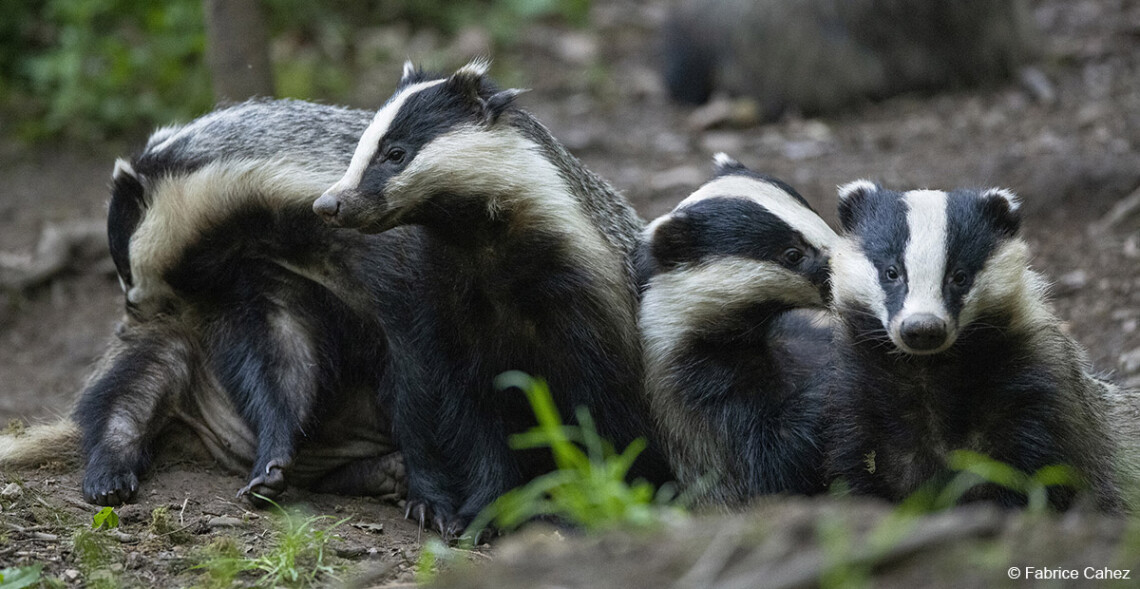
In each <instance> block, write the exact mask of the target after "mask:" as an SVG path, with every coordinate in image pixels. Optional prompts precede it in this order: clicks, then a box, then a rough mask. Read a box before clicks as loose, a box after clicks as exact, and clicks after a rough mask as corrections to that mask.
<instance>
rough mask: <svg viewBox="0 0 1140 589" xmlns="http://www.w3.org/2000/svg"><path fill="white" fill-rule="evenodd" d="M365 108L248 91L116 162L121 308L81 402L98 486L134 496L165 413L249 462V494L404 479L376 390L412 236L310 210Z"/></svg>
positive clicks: (364, 486) (90, 478)
mask: <svg viewBox="0 0 1140 589" xmlns="http://www.w3.org/2000/svg"><path fill="white" fill-rule="evenodd" d="M368 120H369V114H368V113H366V112H362V111H353V110H348V109H341V108H334V107H327V106H321V105H315V104H308V103H303V102H297V101H251V102H247V103H244V104H239V105H236V106H232V107H229V108H225V109H221V110H218V111H215V112H213V113H210V114H207V115H205V116H203V117H201V118H199V119H197V120H195V121H192V122H190V123H188V124H186V125H182V126H176V127H169V128H164V129H160V130H159V131H157V132H155V133H154V134H153V135H152V137H151V138H150V140H149V141H148V143H147V145H146V147H145V148H144V149H143V151H142V152H141V153H140V154H139V155H137V156H135V157H133V158H131V159H130V160H129V161H127V160H120V161H119V162H117V164H116V166H115V171H114V175H113V184H112V196H111V202H110V206H109V211H108V238H109V244H110V250H111V255H112V259H113V260H114V262H115V265H116V268H117V270H118V274H119V278H120V282H121V283H122V285H123V289H124V292H125V294H126V297H125V298H126V316H125V318H124V320H123V322H122V323H121V326H120V328H119V329H118V331H117V333H116V335H115V337H114V338H113V340H112V342H111V345H110V347H109V350H108V351H107V352H106V354H105V355H104V357H103V358H102V360H101V362H100V364H99V366H98V367H97V368H96V370H95V372H94V374H93V375H92V376H91V377H90V379H89V381H88V383H87V385H86V387H85V389H84V390H83V392H82V393H81V395H80V398H79V400H78V403H77V405H76V408H75V411H74V420H75V421H76V423H77V424H78V426H79V428H80V430H81V435H82V449H83V455H84V457H85V461H86V472H85V475H84V482H83V492H84V496H85V498H86V499H87V500H88V501H91V502H94V503H99V504H104V505H115V504H118V503H121V502H124V501H128V500H130V499H131V498H132V497H133V496H134V494H135V492H136V490H137V487H138V478H139V476H141V475H142V473H143V472H144V470H145V469H146V467H147V464H148V462H149V457H150V455H151V453H152V450H153V447H154V445H155V443H156V440H157V439H158V438H159V436H160V434H161V433H162V432H163V431H164V428H165V425H166V424H167V423H168V422H169V420H170V419H171V418H181V419H183V420H184V421H186V422H188V423H189V424H190V425H191V427H192V429H193V430H194V431H196V432H197V433H198V434H199V435H200V437H201V438H202V440H203V442H205V444H206V446H207V447H208V448H209V449H210V450H211V452H212V453H213V454H214V456H215V457H217V458H218V459H219V461H220V462H222V463H223V464H224V465H226V466H229V467H231V468H235V469H240V468H244V469H251V470H250V471H249V472H250V480H249V484H248V485H247V486H246V487H245V488H244V489H243V490H242V491H241V494H249V493H251V492H256V493H258V494H263V495H267V496H275V495H277V494H278V493H280V492H281V491H283V490H284V488H285V485H286V480H285V476H286V474H288V476H289V478H290V479H291V480H292V482H294V483H297V484H301V485H305V486H310V487H313V488H316V489H321V490H329V491H341V492H347V493H377V494H386V493H396V492H398V491H399V486H400V484H401V483H402V481H400V480H398V479H399V478H400V472H399V471H400V468H401V466H400V464H399V458H398V454H395V453H394V451H395V449H394V443H393V442H392V440H391V436H390V433H389V431H390V423H389V420H388V416H387V414H386V412H385V411H384V410H383V409H382V407H381V405H380V403H379V400H378V398H377V396H376V391H377V390H378V388H379V387H380V383H381V381H382V379H383V378H384V371H385V367H386V358H387V347H388V343H387V339H386V338H385V336H384V330H383V325H382V321H381V320H380V318H381V317H382V316H383V315H385V314H386V313H387V314H393V313H392V312H390V311H388V310H387V309H385V307H384V306H385V304H386V301H391V300H398V298H397V297H395V296H393V293H403V292H406V290H407V287H406V286H405V285H404V284H403V283H406V282H407V280H408V278H407V277H408V276H410V275H411V273H412V271H411V270H409V268H408V267H407V266H405V265H404V264H402V263H401V260H402V259H404V258H405V256H404V255H403V254H402V250H403V249H404V248H405V247H406V246H405V245H404V244H402V243H400V242H399V240H398V236H396V235H391V236H385V237H366V236H361V235H354V234H348V233H341V232H334V231H331V230H330V229H329V228H327V227H326V226H325V225H324V224H323V223H322V222H321V221H320V219H319V218H317V217H316V216H315V215H313V213H312V210H311V202H312V199H314V198H316V196H318V195H319V194H320V193H321V191H323V190H324V189H325V188H327V186H328V185H329V184H331V183H332V182H333V181H335V180H336V178H337V177H338V176H339V174H340V173H341V171H342V168H343V166H345V165H347V162H348V160H349V158H350V157H351V155H352V152H353V149H354V145H355V140H356V137H357V136H358V135H359V133H360V132H362V131H363V129H364V128H365V127H367V125H368Z"/></svg>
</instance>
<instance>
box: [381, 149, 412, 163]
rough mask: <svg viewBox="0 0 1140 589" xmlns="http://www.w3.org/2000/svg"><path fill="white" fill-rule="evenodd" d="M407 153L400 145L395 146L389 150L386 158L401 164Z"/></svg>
mask: <svg viewBox="0 0 1140 589" xmlns="http://www.w3.org/2000/svg"><path fill="white" fill-rule="evenodd" d="M406 155H407V153H406V152H405V151H404V150H402V149H400V148H399V147H393V148H392V149H389V150H388V155H387V156H386V157H385V158H384V159H386V160H388V161H390V162H392V163H394V164H399V163H403V161H404V156H406Z"/></svg>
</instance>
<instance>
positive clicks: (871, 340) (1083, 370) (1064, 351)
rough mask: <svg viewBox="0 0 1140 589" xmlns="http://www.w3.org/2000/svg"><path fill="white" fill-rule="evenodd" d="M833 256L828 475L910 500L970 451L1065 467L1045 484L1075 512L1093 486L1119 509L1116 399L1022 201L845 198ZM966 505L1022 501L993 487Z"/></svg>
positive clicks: (985, 196)
mask: <svg viewBox="0 0 1140 589" xmlns="http://www.w3.org/2000/svg"><path fill="white" fill-rule="evenodd" d="M839 219H840V223H841V225H842V238H841V239H840V241H839V242H838V245H837V247H836V249H835V254H834V257H833V259H832V292H833V297H834V298H833V308H834V313H835V315H836V316H837V318H838V321H839V325H840V326H839V327H838V328H837V329H836V345H835V352H834V354H835V364H834V369H833V370H834V372H833V378H832V387H831V389H830V391H829V393H828V401H827V409H826V411H827V414H828V416H829V417H828V419H827V423H828V427H827V440H828V444H829V449H828V451H827V465H828V471H829V473H830V476H832V477H835V478H836V479H842V480H843V481H845V482H846V484H847V485H848V486H849V488H850V490H851V491H852V492H854V493H858V494H868V495H875V496H879V497H882V498H885V499H888V500H892V501H899V500H902V499H903V498H904V497H907V496H908V495H909V494H911V493H912V492H914V491H916V490H918V489H919V488H920V487H922V486H923V485H925V484H933V485H937V486H938V487H940V486H941V485H943V484H945V483H946V482H947V479H948V477H949V476H950V474H951V473H950V471H949V469H948V466H947V457H948V455H949V453H950V452H952V451H954V450H958V449H966V450H971V451H974V452H978V453H980V454H983V455H986V456H988V457H990V458H992V459H995V460H998V461H1000V462H1003V463H1006V464H1009V465H1011V466H1013V467H1014V468H1016V469H1018V470H1020V471H1023V472H1025V473H1028V474H1033V473H1035V472H1037V471H1038V470H1039V469H1041V468H1043V467H1046V466H1050V465H1067V466H1069V467H1071V468H1072V469H1074V471H1075V472H1076V474H1077V475H1078V478H1079V479H1080V480H1079V481H1076V483H1077V484H1074V485H1065V486H1053V487H1050V488H1049V492H1048V499H1049V504H1050V505H1051V506H1052V507H1054V508H1057V509H1065V508H1068V507H1069V506H1071V505H1072V504H1073V502H1074V500H1075V498H1076V497H1077V495H1078V493H1077V492H1078V489H1079V488H1087V489H1088V491H1089V492H1090V495H1089V496H1090V497H1091V498H1092V499H1094V500H1095V504H1096V506H1097V507H1099V508H1100V509H1102V510H1106V511H1116V510H1118V509H1120V508H1121V492H1120V485H1119V483H1118V476H1117V471H1116V468H1117V467H1116V464H1115V461H1116V456H1117V451H1118V446H1119V444H1118V443H1117V440H1116V438H1115V437H1114V432H1113V428H1112V427H1110V426H1109V425H1108V423H1109V422H1108V421H1107V419H1108V414H1109V410H1110V408H1111V403H1112V399H1111V398H1110V397H1111V396H1112V395H1114V394H1119V393H1114V392H1113V390H1112V389H1110V388H1108V387H1107V386H1106V385H1105V383H1104V381H1102V380H1100V379H1099V378H1097V377H1095V376H1094V375H1093V374H1092V373H1091V369H1090V367H1089V364H1088V362H1087V360H1086V358H1085V353H1084V351H1083V350H1082V349H1081V347H1080V346H1079V345H1078V344H1077V343H1076V342H1075V341H1073V339H1072V338H1070V337H1069V336H1067V335H1066V334H1065V333H1064V332H1063V331H1062V329H1061V322H1060V321H1059V320H1058V318H1057V317H1056V316H1055V315H1054V312H1053V310H1052V309H1051V307H1050V304H1049V301H1048V298H1047V296H1046V283H1045V281H1044V279H1043V278H1042V277H1041V276H1040V275H1038V274H1037V273H1035V272H1033V271H1032V270H1030V269H1029V267H1028V264H1029V250H1028V247H1027V245H1026V243H1025V242H1024V241H1023V240H1022V239H1021V238H1019V236H1018V230H1019V226H1020V224H1021V218H1020V214H1019V206H1018V200H1017V198H1016V197H1015V195H1014V194H1013V193H1012V192H1010V191H1008V190H1004V189H998V188H991V189H984V190H965V189H960V190H952V191H949V192H944V191H938V190H912V191H909V192H901V193H900V192H895V191H892V190H887V189H884V188H882V187H880V186H878V185H876V184H874V183H871V182H868V181H857V182H852V183H850V184H847V185H844V186H842V187H840V189H839ZM963 500H990V501H994V502H997V503H998V504H1001V505H1004V506H1019V505H1024V504H1025V503H1026V501H1027V498H1026V497H1025V496H1024V495H1022V494H1020V493H1019V492H1017V491H1015V490H1012V489H1008V488H1004V487H1001V486H998V485H995V484H986V485H982V486H980V487H976V488H974V489H973V490H972V491H971V492H969V493H968V494H967V495H966V496H965V497H963Z"/></svg>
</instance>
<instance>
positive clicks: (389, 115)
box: [329, 79, 446, 191]
mask: <svg viewBox="0 0 1140 589" xmlns="http://www.w3.org/2000/svg"><path fill="white" fill-rule="evenodd" d="M445 81H446V79H439V80H431V81H428V82H420V83H418V84H412V85H411V86H408V87H407V88H404V89H403V90H400V91H399V92H397V93H396V95H395V96H393V97H392V98H390V99H389V100H388V103H387V104H385V105H384V106H383V107H381V108H380V110H378V111H376V116H374V117H372V123H371V124H370V125H368V128H367V129H365V130H364V134H363V135H361V136H360V141H359V142H358V143H357V144H356V152H354V153H353V154H352V162H351V163H349V165H348V171H346V172H345V173H344V177H342V178H341V179H340V180H339V181H337V183H336V184H334V185H333V186H332V188H330V189H329V190H333V191H341V190H349V189H352V188H356V187H357V186H359V185H360V180H361V179H362V178H364V171H365V170H366V169H368V163H369V162H371V161H372V158H373V157H374V156H375V155H376V150H378V149H380V140H381V139H383V138H384V135H386V134H387V133H388V129H389V128H390V127H391V126H392V121H394V120H395V119H396V115H397V114H399V112H400V109H401V108H403V107H404V103H406V102H407V101H408V99H409V98H411V97H412V96H414V95H416V94H417V93H419V92H423V91H424V90H427V89H428V88H431V87H433V86H438V85H440V84H442V83H444V82H445Z"/></svg>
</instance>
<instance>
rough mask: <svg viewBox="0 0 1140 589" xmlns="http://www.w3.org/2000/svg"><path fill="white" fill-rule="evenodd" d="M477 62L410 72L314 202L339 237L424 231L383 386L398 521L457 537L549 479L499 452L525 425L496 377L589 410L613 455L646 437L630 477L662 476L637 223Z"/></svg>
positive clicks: (532, 457)
mask: <svg viewBox="0 0 1140 589" xmlns="http://www.w3.org/2000/svg"><path fill="white" fill-rule="evenodd" d="M485 71H486V64H483V63H478V62H476V63H473V64H470V65H468V66H466V67H464V68H461V69H460V70H458V71H457V72H455V73H454V74H453V75H451V76H447V77H433V76H430V75H427V74H424V73H423V72H420V71H418V70H416V69H415V68H413V67H411V66H410V65H409V66H407V67H406V68H405V73H404V77H403V80H402V81H401V82H400V84H399V87H398V88H397V90H396V93H395V94H394V95H393V96H392V97H391V98H390V99H389V100H388V102H387V103H386V104H385V105H384V106H383V108H381V109H380V110H379V111H378V112H377V113H376V116H375V118H374V120H373V123H372V125H371V126H370V127H369V128H368V129H367V130H365V131H364V133H363V134H362V136H361V139H360V143H359V145H358V147H357V151H356V153H355V155H354V156H353V159H352V163H351V164H350V165H349V166H348V170H347V172H345V173H344V176H343V177H342V178H341V179H340V180H339V181H338V182H336V183H335V184H333V186H332V187H331V188H330V189H329V190H328V191H327V192H326V193H325V194H324V195H322V196H321V198H320V199H318V200H317V201H316V202H315V203H314V205H313V206H314V210H316V211H317V212H318V213H320V214H321V215H323V216H324V217H325V218H326V220H327V221H328V222H329V223H330V224H332V225H336V226H344V227H352V228H357V229H360V230H362V231H385V230H389V229H390V228H392V227H397V226H412V227H413V228H414V229H415V230H416V231H419V232H422V235H423V236H424V241H423V247H422V249H421V250H419V251H418V253H417V255H418V258H417V260H418V261H417V262H416V263H417V265H418V266H419V267H421V268H422V276H423V285H422V288H423V290H422V294H421V295H419V297H418V300H417V301H416V305H415V308H414V309H413V311H412V317H413V321H412V324H411V325H410V326H409V328H410V329H412V330H413V331H412V332H411V333H412V334H414V337H411V338H410V344H411V345H410V346H409V347H407V348H406V349H403V350H401V351H400V352H398V353H399V354H400V355H401V358H400V360H399V361H397V362H395V363H396V364H405V365H407V366H414V368H409V369H408V371H409V374H414V377H412V378H410V379H409V383H414V385H413V386H408V387H404V388H400V387H395V388H392V389H391V390H390V392H391V394H392V398H391V404H392V408H393V409H392V411H393V420H394V424H395V432H396V437H397V439H398V441H399V444H400V447H401V449H402V452H403V455H404V459H405V463H406V465H407V472H408V477H409V479H408V483H409V491H408V493H409V502H408V512H409V515H411V516H412V517H414V518H416V519H418V520H419V521H420V523H421V525H423V524H424V522H425V521H428V520H430V521H432V522H433V523H434V525H435V526H436V527H438V528H439V529H440V530H441V532H443V533H444V534H445V535H451V534H455V533H458V532H459V531H461V530H462V529H463V527H464V526H465V525H466V523H467V522H468V521H470V519H471V518H472V517H473V516H474V515H475V514H476V513H478V512H479V511H480V510H481V509H482V508H483V507H485V506H486V505H487V504H489V503H490V502H491V501H492V500H494V499H495V498H497V497H498V496H499V495H501V494H502V493H503V492H505V491H507V490H509V489H511V488H512V487H515V486H517V485H519V484H521V483H523V482H525V481H526V480H528V479H530V478H532V477H534V476H536V475H538V474H541V473H543V472H546V471H547V470H548V469H549V468H550V466H551V465H550V463H549V460H548V459H545V458H542V456H543V454H545V453H542V452H533V451H532V452H526V453H523V452H516V451H514V450H512V449H510V448H509V446H508V442H507V437H508V434H510V433H512V432H517V431H521V430H523V429H525V428H526V427H527V426H528V425H530V424H533V422H534V421H533V419H534V418H533V412H532V410H531V409H530V408H529V406H527V404H526V403H525V400H524V397H523V396H522V395H521V394H519V393H518V392H517V391H509V390H508V391H500V390H496V388H495V386H494V381H495V378H496V377H497V376H498V375H499V374H500V373H502V372H504V371H508V370H522V371H526V372H529V373H531V374H533V375H535V376H539V377H542V378H544V379H546V380H547V381H548V383H549V386H550V390H551V392H552V394H553V395H554V396H555V400H556V402H557V405H558V408H559V410H560V411H561V412H562V415H563V416H564V417H569V416H571V415H573V414H574V408H575V407H578V406H584V407H586V408H587V409H588V410H589V411H590V413H591V415H592V416H593V419H594V420H595V422H596V423H597V426H598V430H599V432H600V433H601V434H602V435H603V436H604V437H606V438H608V439H609V440H610V441H612V442H613V443H614V444H615V445H617V446H618V447H625V445H627V444H628V443H629V442H631V441H632V440H633V439H635V438H637V437H641V436H645V437H648V438H649V449H648V450H647V451H646V452H644V453H643V455H642V456H641V457H639V458H638V460H637V462H636V463H635V465H634V473H635V475H636V476H646V477H649V478H652V479H654V480H657V481H661V480H664V479H666V478H668V476H669V475H668V468H667V465H666V463H665V461H664V460H663V458H662V457H661V455H660V454H659V444H658V443H657V441H656V439H655V436H654V434H653V430H652V428H651V426H650V423H649V419H648V412H647V410H646V409H645V408H644V406H643V404H644V399H643V396H642V389H641V386H642V385H641V383H642V367H641V353H640V346H639V339H638V334H637V326H636V312H637V311H636V306H637V289H636V285H635V275H634V268H633V261H632V260H633V258H632V256H633V251H634V248H635V245H636V241H637V235H638V231H639V230H640V229H641V221H640V220H639V219H638V217H637V216H636V214H635V213H634V211H633V209H632V208H631V207H630V206H629V204H628V203H627V202H626V201H625V200H624V199H623V198H622V197H621V196H619V195H618V194H616V193H615V192H614V191H613V189H612V188H610V187H609V185H607V184H606V183H605V182H604V181H603V180H601V179H600V178H598V177H597V176H595V175H594V174H592V173H591V172H589V171H588V170H586V169H585V168H584V167H583V166H582V165H581V163H580V162H578V160H576V159H575V158H574V157H573V156H571V155H570V154H569V153H567V152H566V151H565V149H564V148H563V147H562V146H561V145H560V144H559V143H558V142H557V141H556V140H555V139H554V138H553V137H552V136H551V135H550V133H549V132H548V131H547V130H546V129H545V128H544V127H543V126H542V125H541V124H540V123H539V122H538V121H536V120H535V119H534V118H533V117H532V116H531V115H530V114H528V113H526V112H525V111H522V110H520V109H518V108H516V107H514V106H513V105H512V102H513V99H514V97H515V96H516V95H517V93H518V91H514V90H501V91H500V90H498V89H496V88H495V87H494V86H493V85H492V84H491V82H489V81H488V80H487V78H486V76H485Z"/></svg>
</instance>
